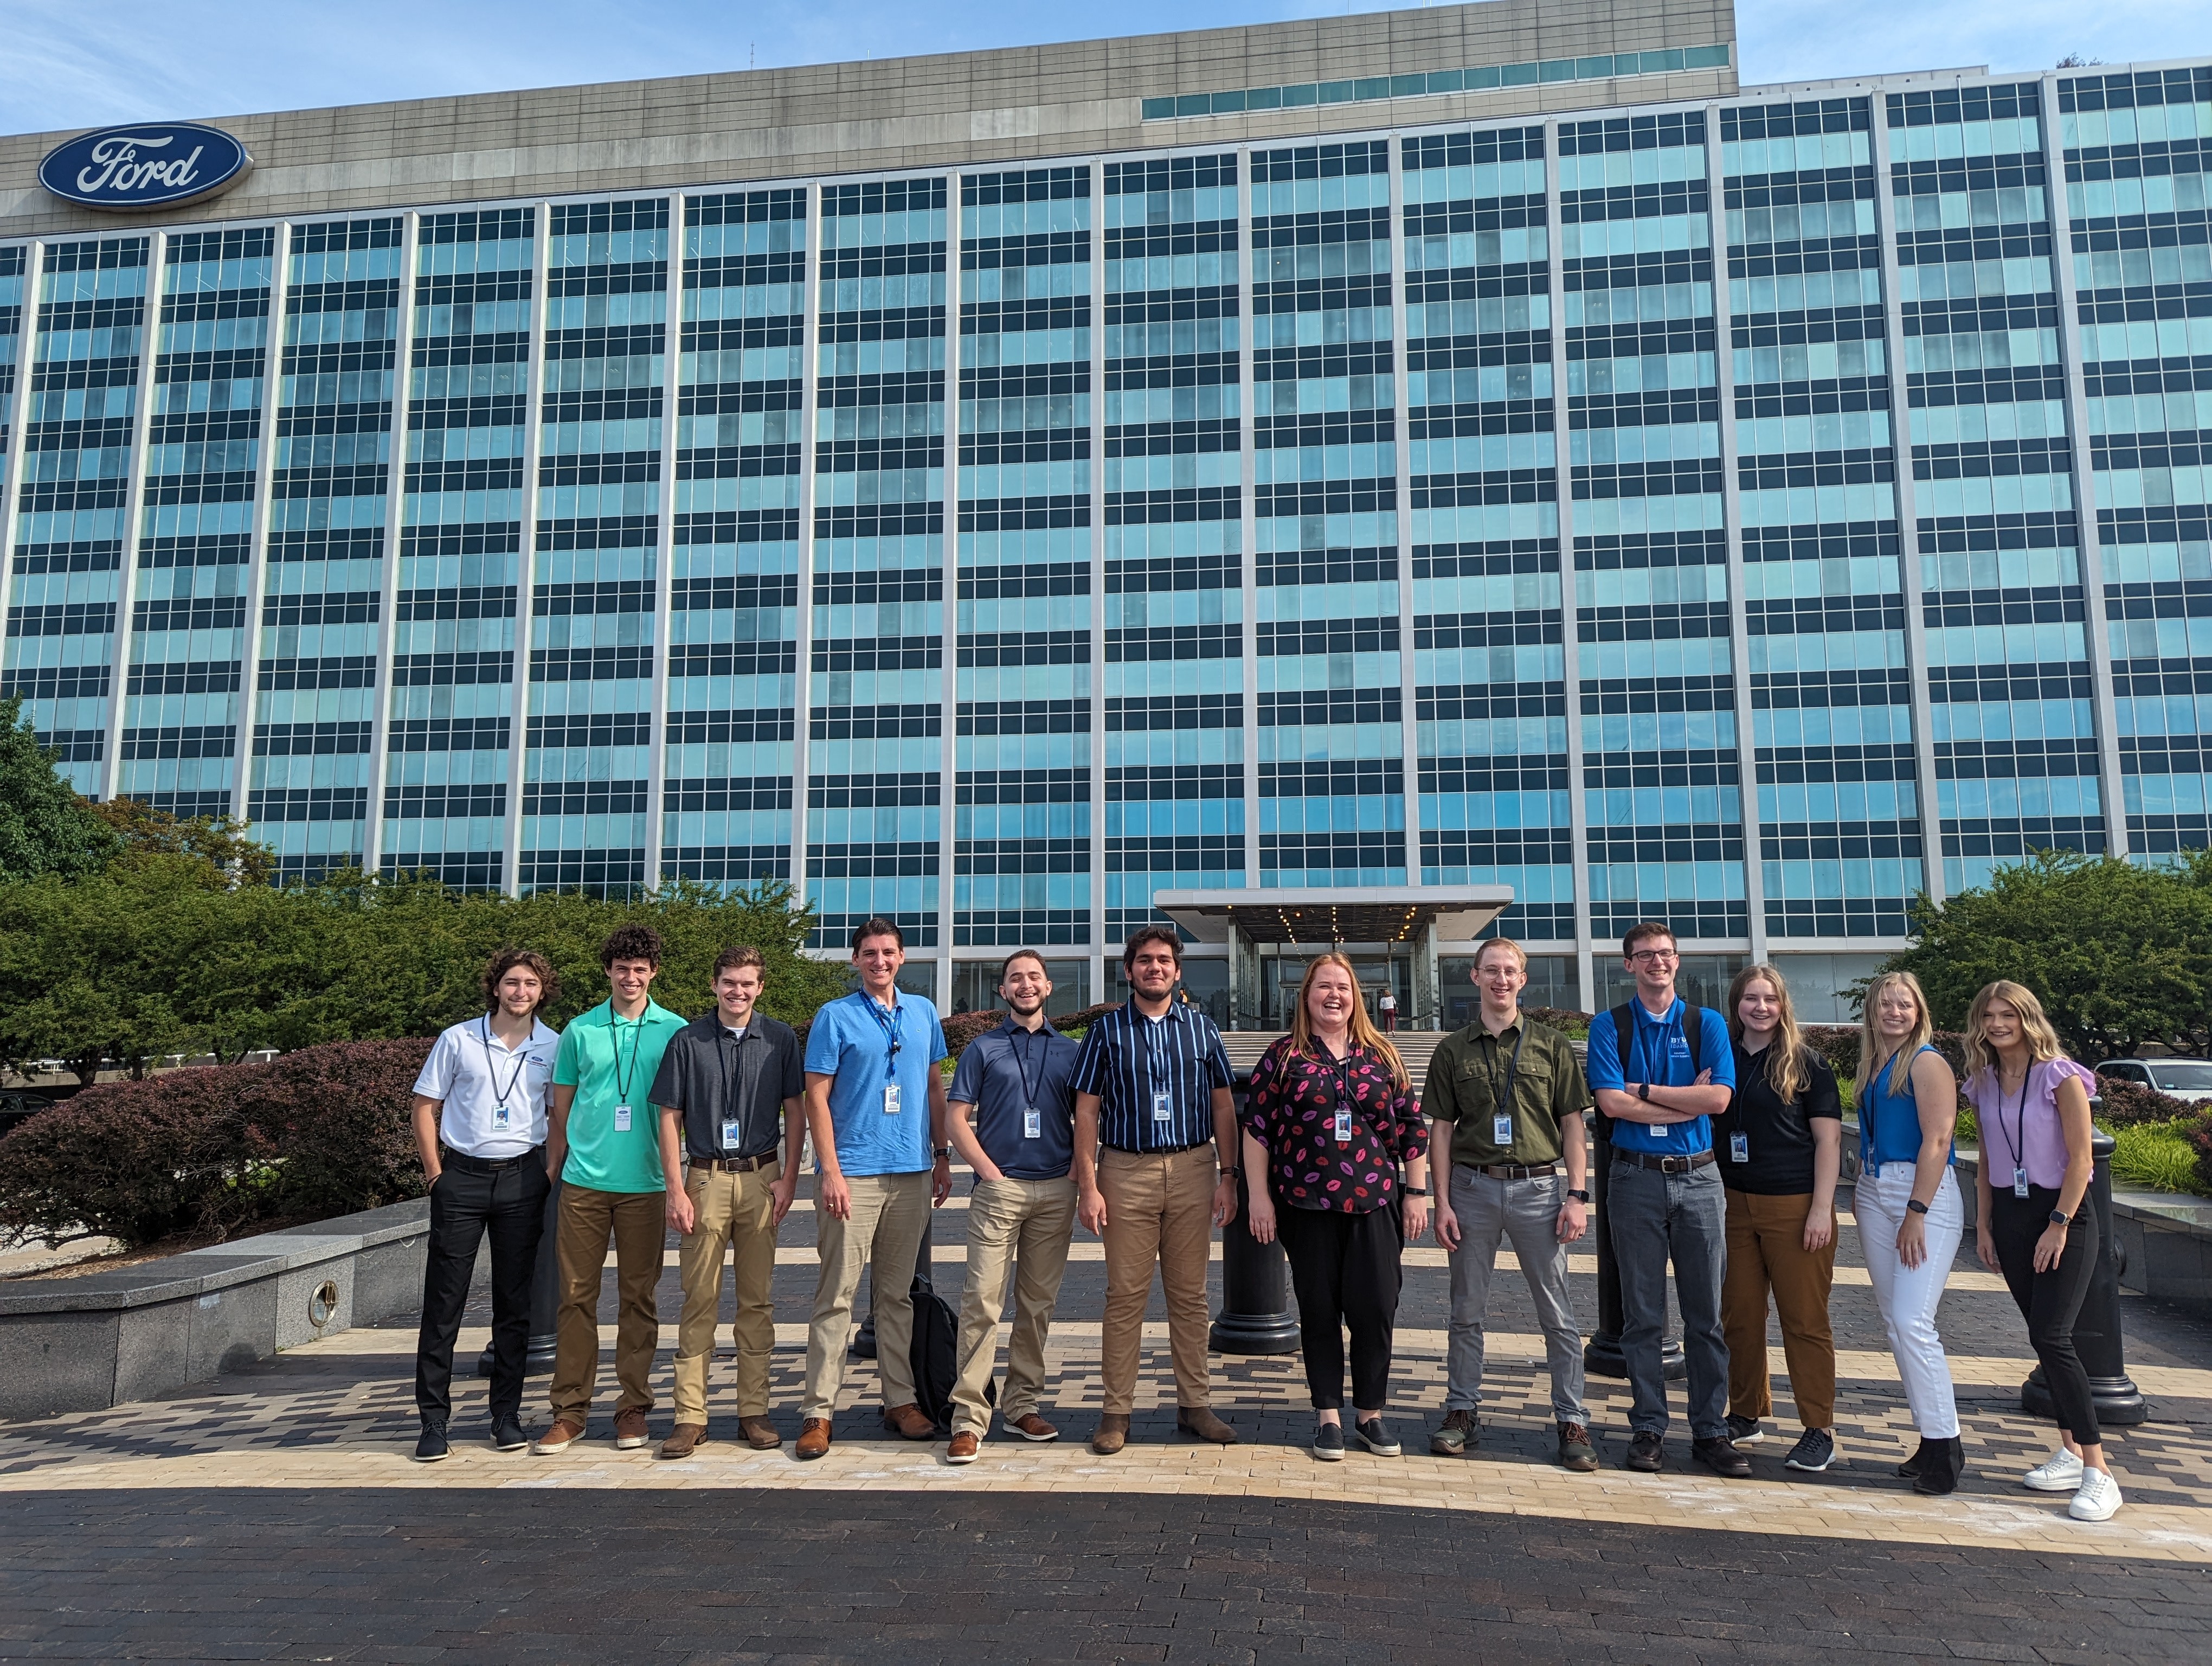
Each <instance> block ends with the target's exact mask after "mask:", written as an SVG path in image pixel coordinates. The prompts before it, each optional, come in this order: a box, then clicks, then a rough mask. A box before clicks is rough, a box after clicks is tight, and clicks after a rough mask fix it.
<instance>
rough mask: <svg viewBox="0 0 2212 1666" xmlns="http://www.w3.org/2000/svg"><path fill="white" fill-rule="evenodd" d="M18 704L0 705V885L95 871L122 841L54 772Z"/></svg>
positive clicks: (14, 701) (14, 699) (52, 757)
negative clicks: (48, 876) (21, 880)
mask: <svg viewBox="0 0 2212 1666" xmlns="http://www.w3.org/2000/svg"><path fill="white" fill-rule="evenodd" d="M22 719H23V702H22V701H21V699H20V698H19V697H17V696H14V695H10V696H8V697H7V698H6V699H4V700H0V882H4V881H7V880H10V879H37V878H39V877H40V875H41V874H46V873H55V874H59V875H60V876H61V877H62V878H63V879H76V878H78V877H79V876H80V875H82V874H87V873H94V872H96V871H97V870H98V869H99V868H100V867H101V866H103V865H104V864H105V863H106V861H107V860H108V858H110V857H111V856H112V855H113V854H115V853H116V851H117V850H118V849H119V848H121V842H120V841H118V839H117V838H116V837H115V836H114V835H113V834H112V833H111V832H110V831H109V830H107V829H106V827H105V826H103V825H102V824H101V823H100V818H98V816H97V815H95V814H94V811H93V807H92V806H89V805H88V804H87V803H86V802H85V801H84V800H82V799H81V798H79V797H78V796H77V794H76V788H75V787H71V786H70V784H69V782H68V781H64V780H63V779H62V776H61V774H60V772H59V771H58V770H57V769H55V768H54V760H55V758H56V757H58V756H59V754H58V753H57V752H54V751H51V750H49V749H48V748H46V747H43V746H41V745H39V738H38V736H37V734H36V733H33V731H32V728H31V726H30V725H29V724H27V723H26V722H24V721H22Z"/></svg>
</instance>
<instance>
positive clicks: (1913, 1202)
mask: <svg viewBox="0 0 2212 1666" xmlns="http://www.w3.org/2000/svg"><path fill="white" fill-rule="evenodd" d="M1905 1207H1906V1208H1908V1209H1910V1210H1911V1212H1912V1213H1914V1214H1916V1215H1924V1214H1926V1213H1928V1206H1927V1205H1926V1204H1925V1203H1923V1202H1922V1201H1920V1200H1919V1199H1918V1198H1917V1197H1911V1198H1907V1199H1906V1200H1905Z"/></svg>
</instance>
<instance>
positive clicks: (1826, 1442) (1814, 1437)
mask: <svg viewBox="0 0 2212 1666" xmlns="http://www.w3.org/2000/svg"><path fill="white" fill-rule="evenodd" d="M1835 1461H1836V1438H1835V1437H1834V1436H1833V1435H1832V1434H1830V1433H1829V1432H1827V1431H1826V1429H1808V1430H1806V1431H1805V1432H1804V1433H1803V1434H1802V1435H1800V1436H1798V1437H1797V1444H1796V1445H1795V1446H1792V1447H1791V1448H1790V1456H1788V1457H1787V1458H1785V1459H1784V1462H1786V1463H1787V1464H1789V1466H1790V1468H1792V1469H1802V1470H1803V1471H1805V1473H1806V1474H1809V1475H1817V1474H1820V1471H1822V1470H1823V1469H1825V1468H1827V1467H1828V1466H1829V1465H1830V1464H1831V1463H1833V1462H1835Z"/></svg>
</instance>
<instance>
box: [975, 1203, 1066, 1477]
mask: <svg viewBox="0 0 2212 1666" xmlns="http://www.w3.org/2000/svg"><path fill="white" fill-rule="evenodd" d="M1074 1233H1075V1183H1074V1182H1073V1180H1070V1179H1068V1178H1067V1177H1065V1176H1063V1177H1060V1179H1058V1180H1012V1179H1008V1180H983V1181H978V1182H977V1183H976V1185H975V1195H974V1196H972V1197H971V1198H969V1202H968V1287H967V1292H966V1294H965V1295H963V1297H962V1298H961V1301H960V1380H959V1382H958V1383H957V1384H955V1385H954V1387H953V1389H952V1404H953V1408H954V1409H953V1414H952V1432H953V1433H955V1434H958V1433H959V1432H961V1431H962V1430H963V1429H966V1430H972V1431H974V1432H975V1433H976V1434H979V1435H980V1434H982V1433H984V1432H986V1431H987V1430H988V1429H989V1428H990V1426H991V1408H990V1407H989V1405H988V1404H987V1403H986V1402H985V1401H984V1399H983V1390H984V1388H985V1387H986V1386H987V1384H988V1383H989V1382H990V1380H991V1366H992V1364H993V1362H994V1360H995V1359H997V1357H998V1353H999V1316H1000V1314H1001V1313H1003V1312H1004V1311H1005V1310H1006V1280H1007V1277H1008V1274H1010V1273H1012V1274H1016V1275H1017V1279H1016V1283H1015V1288H1014V1328H1013V1334H1012V1336H1011V1337H1010V1338H1008V1340H1007V1344H1006V1392H1005V1393H1004V1394H1003V1395H1000V1396H999V1415H1000V1416H1001V1417H1003V1418H1005V1419H1006V1421H1007V1422H1009V1423H1018V1422H1019V1421H1021V1420H1022V1419H1024V1418H1025V1417H1027V1416H1028V1415H1029V1414H1030V1413H1031V1412H1034V1411H1035V1410H1036V1408H1037V1394H1038V1391H1039V1390H1040V1389H1042V1388H1043V1387H1044V1339H1045V1333H1046V1332H1047V1331H1048V1330H1050V1329H1051V1328H1052V1310H1053V1308H1054V1305H1055V1304H1057V1303H1058V1302H1059V1300H1060V1277H1061V1275H1062V1274H1065V1273H1066V1271H1067V1245H1068V1241H1069V1239H1070V1238H1072V1237H1073V1236H1074ZM1010 1258H1011V1259H1012V1262H1013V1265H1012V1267H1011V1268H1010V1267H1009V1266H1008V1265H1007V1262H1008V1261H1009V1259H1010Z"/></svg>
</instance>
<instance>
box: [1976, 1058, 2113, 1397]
mask: <svg viewBox="0 0 2212 1666" xmlns="http://www.w3.org/2000/svg"><path fill="white" fill-rule="evenodd" d="M2089 1104H2090V1108H2091V1109H2092V1110H2095V1109H2096V1108H2098V1107H2099V1106H2100V1104H2102V1101H2100V1100H2097V1099H2092V1100H2091V1101H2090V1102H2089ZM2112 1147H2113V1140H2112V1135H2111V1134H2107V1133H2106V1132H2105V1131H2104V1130H2103V1129H2102V1128H2098V1129H2096V1130H2094V1131H2093V1132H2092V1133H2091V1134H2090V1135H2089V1151H2090V1153H2091V1155H2092V1156H2093V1158H2095V1161H2096V1168H2095V1170H2093V1172H2092V1174H2091V1176H2090V1178H2089V1207H2091V1208H2092V1209H2093V1210H2095V1211H2096V1221H2097V1265H2096V1268H2095V1270H2094V1271H2093V1272H2092V1273H2091V1274H2089V1293H2088V1294H2087V1296H2085V1297H2083V1298H2082V1299H2081V1315H2080V1316H2078V1317H2077V1318H2076V1319H2075V1321H2074V1348H2075V1352H2076V1353H2079V1354H2080V1355H2081V1364H2082V1365H2083V1367H2084V1368H2085V1369H2086V1370H2087V1371H2088V1373H2089V1397H2090V1399H2091V1400H2092V1401H2093V1402H2095V1404H2096V1408H2097V1420H2098V1421H2099V1422H2100V1423H2112V1424H2118V1425H2127V1424H2133V1423H2141V1422H2142V1421H2143V1420H2145V1419H2146V1418H2148V1416H2149V1415H2150V1408H2148V1406H2146V1405H2145V1404H2144V1403H2143V1397H2142V1392H2141V1391H2140V1390H2139V1389H2136V1385H2135V1384H2134V1383H2132V1382H2130V1381H2129V1380H2128V1365H2127V1360H2126V1359H2125V1357H2124V1354H2125V1349H2124V1346H2123V1339H2122V1337H2121V1335H2120V1273H2119V1262H2118V1253H2117V1252H2118V1248H2119V1244H2118V1239H2117V1238H2116V1237H2114V1236H2113V1232H2112ZM1983 1160H1984V1161H1985V1162H1986V1161H1987V1160H1988V1156H1987V1153H1986V1152H1985V1153H1984V1158H1983ZM2020 1408H2021V1410H2022V1411H2024V1412H2026V1413H2027V1414H2028V1415H2029V1416H2030V1417H2042V1418H2049V1417H2055V1416H2056V1415H2057V1408H2056V1407H2055V1406H2053V1405H2052V1403H2051V1390H2050V1389H2048V1388H2046V1387H2045V1385H2044V1381H2043V1367H2042V1366H2040V1365H2038V1366H2037V1367H2036V1368H2035V1369H2034V1371H2032V1372H2030V1373H2029V1375H2028V1378H2027V1382H2025V1383H2021V1385H2020Z"/></svg>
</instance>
